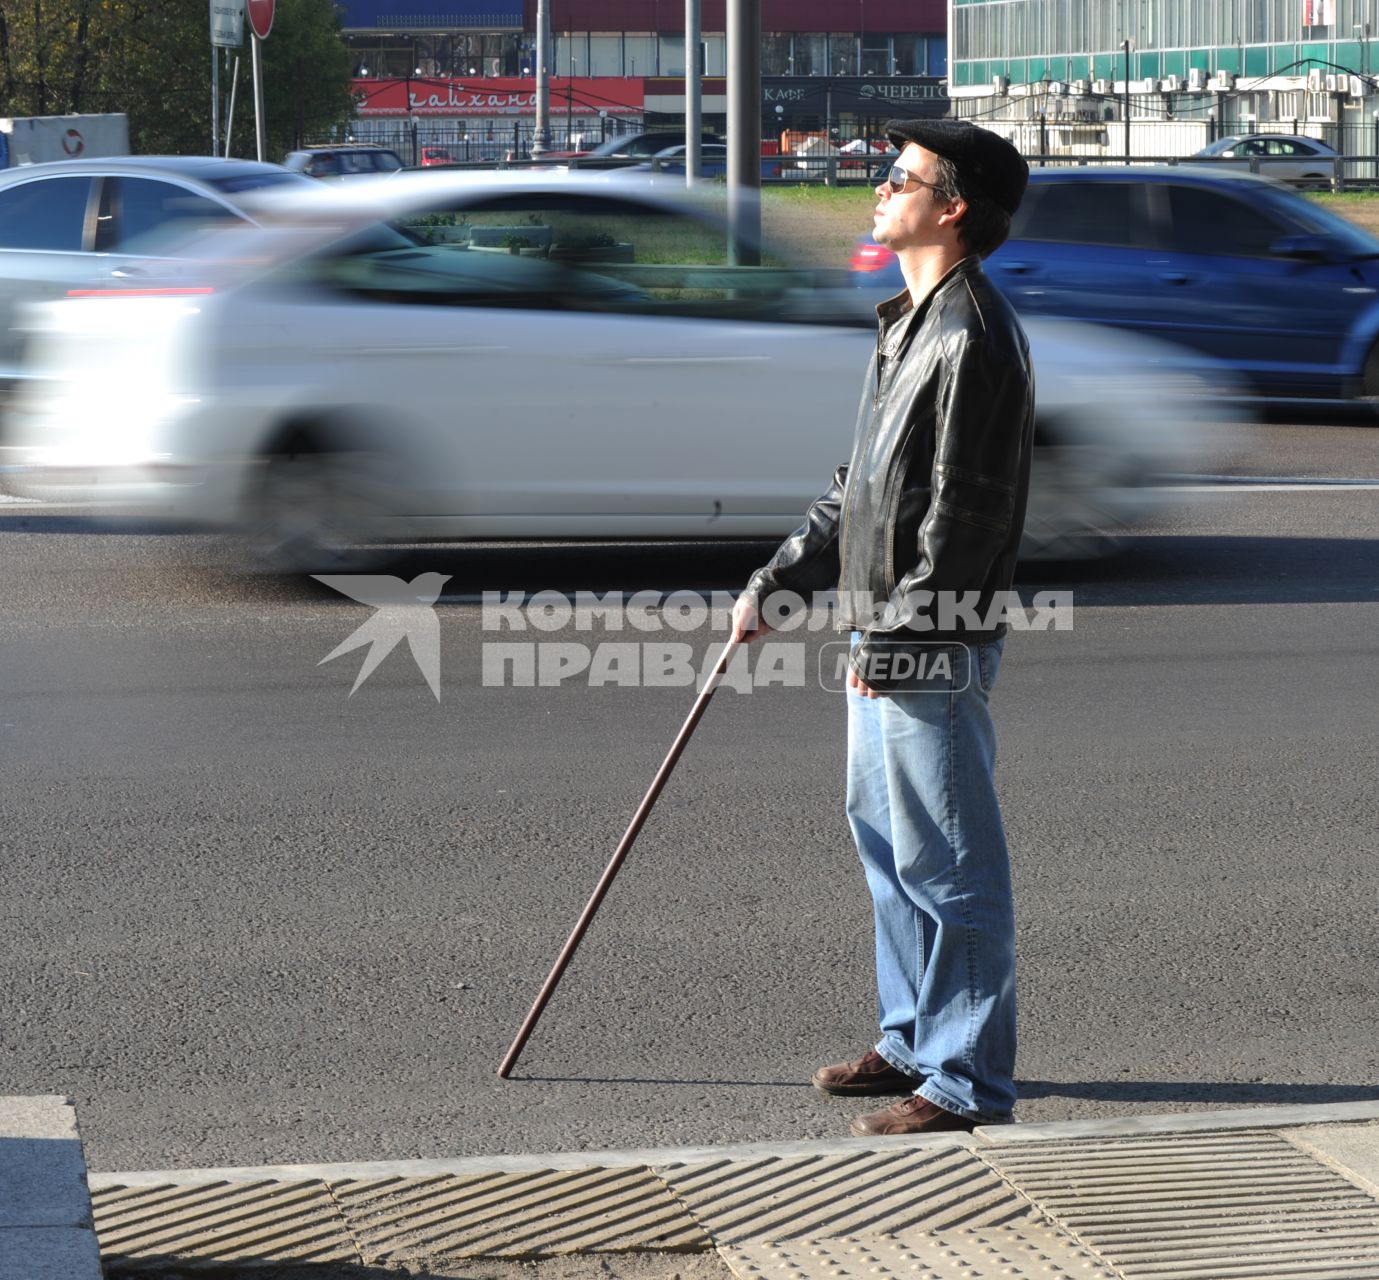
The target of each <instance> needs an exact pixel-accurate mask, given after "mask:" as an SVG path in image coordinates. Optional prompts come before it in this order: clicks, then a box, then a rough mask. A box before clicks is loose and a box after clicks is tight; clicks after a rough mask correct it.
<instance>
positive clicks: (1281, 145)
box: [1196, 133, 1340, 187]
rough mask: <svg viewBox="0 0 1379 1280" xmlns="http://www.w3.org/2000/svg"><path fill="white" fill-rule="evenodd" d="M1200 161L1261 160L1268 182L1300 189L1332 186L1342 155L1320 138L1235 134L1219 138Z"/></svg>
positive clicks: (1273, 134) (1203, 150) (1199, 153)
mask: <svg viewBox="0 0 1379 1280" xmlns="http://www.w3.org/2000/svg"><path fill="white" fill-rule="evenodd" d="M1196 155H1197V157H1207V158H1214V159H1219V160H1245V161H1248V160H1250V159H1252V158H1253V159H1257V160H1258V161H1259V172H1260V173H1261V174H1263V175H1264V177H1266V178H1275V179H1277V180H1278V181H1280V182H1292V183H1296V184H1298V185H1300V186H1307V187H1319V186H1320V187H1325V186H1329V185H1330V183H1331V179H1332V177H1333V176H1334V174H1335V165H1334V163H1333V162H1334V161H1335V160H1336V158H1337V157H1338V156H1339V155H1340V152H1338V151H1337V150H1336V148H1335V147H1332V146H1328V145H1327V144H1326V143H1325V142H1322V141H1321V140H1320V139H1317V138H1304V137H1301V136H1300V135H1298V134H1293V133H1249V134H1244V135H1241V134H1231V135H1230V136H1229V137H1225V138H1217V140H1216V141H1215V142H1212V143H1210V144H1208V145H1207V146H1205V147H1203V148H1202V149H1201V150H1200V151H1198V152H1197V153H1196Z"/></svg>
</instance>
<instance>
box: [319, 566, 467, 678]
mask: <svg viewBox="0 0 1379 1280" xmlns="http://www.w3.org/2000/svg"><path fill="white" fill-rule="evenodd" d="M312 577H314V578H315V579H316V580H317V582H324V583H325V584H326V586H328V587H329V588H330V589H331V590H332V591H338V592H340V594H341V595H345V596H349V598H350V599H351V600H358V601H359V603H360V604H367V605H371V606H373V608H374V609H376V610H377V612H376V613H375V614H374V615H373V617H371V618H369V619H368V620H367V621H365V622H362V623H361V624H360V625H359V626H358V627H356V628H355V629H354V631H353V632H352V633H351V634H350V635H348V636H346V637H345V639H344V640H342V641H341V642H340V643H339V644H338V645H336V646H335V648H334V649H332V650H331V651H330V652H329V653H328V654H326V656H325V657H324V658H322V659H321V662H318V663H317V664H316V665H317V666H318V667H319V666H320V665H321V663H324V662H330V661H331V660H332V659H334V658H338V657H339V656H340V655H341V654H344V653H349V652H351V651H352V650H354V649H359V648H362V647H363V646H364V645H369V646H370V648H369V652H368V653H367V654H365V655H364V661H363V664H362V665H361V666H360V668H359V675H358V676H357V677H356V678H355V681H354V688H353V689H351V690H350V697H354V694H355V691H356V690H357V689H358V688H359V686H360V685H362V684H363V683H364V681H365V680H367V679H368V678H369V677H370V676H371V675H373V673H374V671H375V670H376V669H377V667H378V664H379V663H380V662H382V661H383V659H384V658H386V657H387V656H388V655H389V654H390V653H391V652H392V651H393V650H394V649H395V648H396V647H397V645H398V642H399V641H401V640H402V639H403V638H404V637H405V638H406V640H407V645H408V647H409V648H410V649H411V651H412V657H413V658H415V659H416V663H417V667H418V668H419V669H420V671H421V674H422V675H423V676H424V677H425V678H426V683H427V684H428V685H429V686H430V687H431V692H432V693H433V694H435V696H436V701H437V702H439V701H440V699H441V628H440V619H439V618H437V617H436V611H435V609H434V607H433V606H434V605H435V603H436V600H437V599H438V598H439V596H440V593H441V588H442V587H443V586H445V584H446V583H447V582H449V581H450V574H448V573H421V574H418V575H417V576H416V577H415V578H413V579H412V580H411V582H406V581H404V580H403V579H402V578H395V577H393V576H392V575H391V574H387V573H354V574H325V573H316V574H312Z"/></svg>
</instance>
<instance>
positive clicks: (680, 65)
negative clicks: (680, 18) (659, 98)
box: [661, 36, 685, 76]
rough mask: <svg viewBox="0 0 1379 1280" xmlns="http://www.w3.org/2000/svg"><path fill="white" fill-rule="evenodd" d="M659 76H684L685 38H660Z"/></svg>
mask: <svg viewBox="0 0 1379 1280" xmlns="http://www.w3.org/2000/svg"><path fill="white" fill-rule="evenodd" d="M661 74H662V75H663V76H682V75H684V74H685V37H684V36H662V37H661Z"/></svg>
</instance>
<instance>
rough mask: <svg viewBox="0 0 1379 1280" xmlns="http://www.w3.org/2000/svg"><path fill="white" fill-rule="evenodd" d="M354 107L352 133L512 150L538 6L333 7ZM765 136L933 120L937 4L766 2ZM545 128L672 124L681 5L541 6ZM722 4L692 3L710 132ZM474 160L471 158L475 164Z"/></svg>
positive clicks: (517, 143)
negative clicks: (696, 6) (547, 109)
mask: <svg viewBox="0 0 1379 1280" xmlns="http://www.w3.org/2000/svg"><path fill="white" fill-rule="evenodd" d="M340 7H341V12H342V15H343V21H344V35H345V41H346V44H347V45H348V47H349V48H350V50H351V53H352V55H353V58H354V61H355V75H356V86H355V87H356V89H357V90H358V92H359V94H360V96H361V106H360V111H359V120H358V122H357V128H356V136H358V137H361V138H372V139H373V140H376V141H392V142H393V143H394V145H397V144H398V143H399V142H400V143H401V144H402V145H403V146H404V147H405V146H407V145H411V146H412V148H413V149H415V148H416V146H417V145H418V143H417V139H418V138H419V137H420V138H422V139H423V140H425V139H427V138H430V139H433V140H435V141H441V140H442V137H443V140H444V141H446V142H448V143H455V142H459V141H462V140H464V139H477V140H481V141H482V143H483V148H486V149H487V150H492V149H494V148H495V147H498V146H500V145H502V144H504V143H505V142H508V143H510V144H511V145H510V146H509V147H507V148H505V149H517V150H521V148H522V146H523V142H524V138H525V136H526V134H528V133H529V131H530V126H531V123H532V121H533V118H534V112H535V61H536V35H535V32H536V0H340ZM762 9H763V12H762V33H763V34H762V48H761V62H762V77H763V94H762V127H763V133H764V136H766V137H767V138H777V137H780V136H783V135H784V134H786V133H789V132H792V131H794V132H816V133H822V132H829V133H831V134H832V135H834V136H835V137H836V138H837V139H838V140H839V141H844V140H847V139H850V138H852V137H858V136H868V135H869V134H871V133H874V132H875V131H876V129H877V128H878V127H879V123H880V121H881V120H884V119H885V118H886V116H887V115H919V114H923V115H942V114H944V113H945V112H946V111H947V108H948V101H947V97H946V94H945V90H944V77H945V76H946V74H947V64H948V44H947V35H946V31H945V21H946V18H947V8H946V0H843V2H841V3H840V0H763V6H762ZM550 12H551V33H552V39H553V48H552V56H551V66H550V71H551V76H552V79H551V124H552V127H553V129H554V131H555V133H556V135H557V138H558V139H560V140H561V141H565V140H569V141H573V140H575V139H578V140H579V141H580V142H581V143H587V142H588V141H590V140H591V139H592V140H594V141H597V140H598V139H599V138H602V137H606V136H607V135H608V134H609V133H610V132H626V131H632V130H636V129H640V128H644V127H654V126H671V125H675V124H679V123H683V119H684V75H685V68H686V65H687V59H686V56H685V29H684V20H685V6H684V3H683V0H551V2H550ZM726 17H727V15H726V3H725V0H702V6H701V32H702V38H701V43H700V49H699V60H698V61H699V71H700V74H701V76H702V77H703V81H702V92H703V114H704V123H705V127H706V128H709V129H714V130H719V131H721V130H722V128H723V126H724V123H725V115H726V109H727V108H726V95H725V92H724V85H723V80H722V77H723V76H724V74H725V72H726V69H727V40H726V35H725V27H726ZM472 153H473V149H472V148H469V149H467V150H466V152H465V154H466V155H471V154H472Z"/></svg>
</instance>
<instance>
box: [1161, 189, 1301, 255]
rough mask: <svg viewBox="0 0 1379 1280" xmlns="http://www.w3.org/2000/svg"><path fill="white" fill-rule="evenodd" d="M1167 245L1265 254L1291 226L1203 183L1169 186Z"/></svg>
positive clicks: (1184, 250)
mask: <svg viewBox="0 0 1379 1280" xmlns="http://www.w3.org/2000/svg"><path fill="white" fill-rule="evenodd" d="M1168 219H1169V226H1168V232H1167V238H1168V246H1167V247H1168V248H1170V249H1173V250H1175V251H1176V252H1178V253H1210V254H1220V255H1223V256H1227V257H1237V258H1238V257H1243V258H1264V257H1268V256H1269V247H1270V246H1271V245H1272V244H1273V243H1274V242H1275V241H1276V240H1278V239H1280V238H1281V237H1283V236H1286V235H1288V234H1289V233H1290V232H1291V231H1292V230H1293V228H1291V227H1289V226H1286V225H1285V224H1283V223H1281V222H1277V221H1275V220H1274V219H1273V218H1271V217H1270V216H1269V215H1268V214H1266V213H1262V212H1261V211H1260V210H1259V209H1257V208H1255V207H1254V206H1253V205H1249V204H1246V203H1245V202H1244V201H1243V200H1240V199H1237V198H1236V197H1235V196H1230V195H1223V194H1221V193H1220V192H1218V191H1209V190H1208V189H1207V188H1205V187H1188V186H1176V185H1175V186H1170V187H1169V188H1168Z"/></svg>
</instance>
